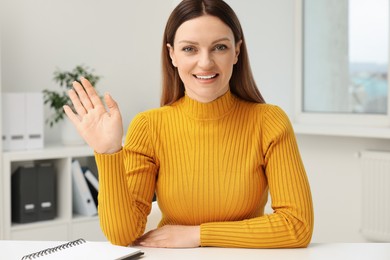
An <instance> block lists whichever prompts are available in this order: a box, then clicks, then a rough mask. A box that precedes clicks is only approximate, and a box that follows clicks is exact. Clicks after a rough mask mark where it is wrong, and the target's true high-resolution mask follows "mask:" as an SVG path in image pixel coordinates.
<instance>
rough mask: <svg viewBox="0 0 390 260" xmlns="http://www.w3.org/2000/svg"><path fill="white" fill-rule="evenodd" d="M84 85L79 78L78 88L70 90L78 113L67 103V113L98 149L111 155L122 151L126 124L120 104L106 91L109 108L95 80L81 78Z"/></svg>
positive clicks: (65, 108)
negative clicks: (100, 94) (99, 92)
mask: <svg viewBox="0 0 390 260" xmlns="http://www.w3.org/2000/svg"><path fill="white" fill-rule="evenodd" d="M81 84H82V85H81ZM81 84H80V83H78V82H77V81H75V82H74V83H73V88H74V89H72V90H69V92H68V94H69V97H70V99H71V101H72V103H73V106H74V108H75V110H76V113H74V112H73V111H72V109H71V108H70V107H69V106H67V105H66V106H64V110H65V113H66V115H67V116H68V117H69V119H70V120H71V121H72V123H73V124H74V125H75V127H76V128H77V131H78V132H79V134H80V135H81V136H82V137H83V138H84V140H85V142H86V143H87V144H88V145H89V146H91V147H92V148H93V149H94V151H95V152H97V153H106V154H109V153H115V152H117V151H119V150H120V149H121V148H122V137H123V124H122V116H121V113H120V111H119V108H118V105H117V103H116V102H115V101H114V99H113V98H112V97H111V96H110V95H109V94H108V93H106V94H105V95H104V101H105V103H106V105H107V108H108V110H107V109H106V108H105V106H104V104H103V102H102V101H101V99H100V97H99V95H98V94H97V93H96V90H95V88H94V87H92V85H91V83H90V82H89V81H88V80H87V79H85V78H81ZM76 92H77V93H76Z"/></svg>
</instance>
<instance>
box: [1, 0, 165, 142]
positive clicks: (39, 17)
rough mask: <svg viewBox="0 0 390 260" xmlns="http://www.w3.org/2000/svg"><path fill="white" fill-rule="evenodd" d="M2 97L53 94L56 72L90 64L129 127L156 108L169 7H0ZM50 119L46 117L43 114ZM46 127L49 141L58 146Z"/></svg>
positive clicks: (103, 3) (99, 3)
mask: <svg viewBox="0 0 390 260" xmlns="http://www.w3.org/2000/svg"><path fill="white" fill-rule="evenodd" d="M2 1H3V6H4V8H2V9H1V10H0V19H1V20H0V23H1V24H2V28H1V33H2V39H3V40H2V47H1V48H2V49H1V50H2V53H3V56H2V65H3V66H2V72H3V78H2V82H3V91H23V90H31V91H41V90H42V89H45V88H49V89H56V88H58V85H57V84H56V83H55V82H54V81H53V80H52V77H53V72H54V70H55V69H56V68H60V69H66V70H70V69H73V67H74V66H75V65H78V64H86V65H88V66H90V67H92V68H94V69H95V71H96V73H97V74H99V75H102V76H103V79H102V80H101V82H100V83H99V85H98V86H97V87H98V90H100V91H101V92H105V91H109V92H111V94H112V95H113V96H114V98H116V99H117V101H118V102H119V105H120V107H121V108H122V111H123V118H124V126H125V128H127V125H128V124H129V122H130V120H131V118H132V117H133V116H134V115H135V114H136V113H137V112H139V111H141V110H144V109H146V108H151V107H158V106H159V94H160V49H161V42H162V34H163V29H164V25H165V21H166V19H167V16H168V14H169V12H170V11H171V9H172V4H171V0H164V1H156V0H143V1H135V0H131V1H130V0H117V1H114V2H112V1H107V0H83V1H78V0H58V1H52V0H34V1H30V0H2ZM46 112H47V113H48V111H46ZM58 130H59V129H58V128H54V129H50V128H49V127H46V129H45V134H46V142H49V143H50V142H59V141H57V139H58V136H59V133H58V132H59V131H58Z"/></svg>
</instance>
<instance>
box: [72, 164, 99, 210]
mask: <svg viewBox="0 0 390 260" xmlns="http://www.w3.org/2000/svg"><path fill="white" fill-rule="evenodd" d="M72 191H73V194H72V195H73V196H72V198H73V199H72V201H73V213H75V214H78V215H82V216H94V215H97V196H98V192H99V182H98V179H97V178H96V176H95V175H94V174H93V173H92V171H91V170H90V169H88V168H86V167H81V165H80V162H79V161H78V160H73V162H72Z"/></svg>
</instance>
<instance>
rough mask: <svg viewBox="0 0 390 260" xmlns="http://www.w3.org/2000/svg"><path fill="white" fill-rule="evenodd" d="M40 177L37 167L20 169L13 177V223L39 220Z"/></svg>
mask: <svg viewBox="0 0 390 260" xmlns="http://www.w3.org/2000/svg"><path fill="white" fill-rule="evenodd" d="M37 189H38V176H37V171H36V169H35V166H33V165H32V166H23V167H19V168H18V169H17V170H16V171H15V172H14V173H13V174H12V177H11V203H12V217H11V218H12V221H13V222H16V223H29V222H34V221H37V220H38V206H37V205H38V190H37Z"/></svg>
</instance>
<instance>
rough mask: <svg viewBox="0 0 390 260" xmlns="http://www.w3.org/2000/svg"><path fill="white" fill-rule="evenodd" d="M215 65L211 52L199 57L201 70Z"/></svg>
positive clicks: (203, 53)
mask: <svg viewBox="0 0 390 260" xmlns="http://www.w3.org/2000/svg"><path fill="white" fill-rule="evenodd" d="M213 65H214V60H213V56H212V55H211V54H210V53H209V52H202V53H201V54H200V55H199V60H198V66H199V67H201V68H209V67H212V66H213Z"/></svg>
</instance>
